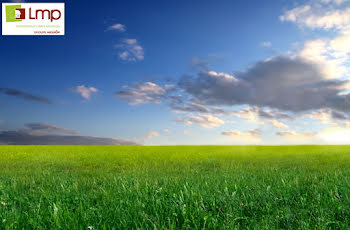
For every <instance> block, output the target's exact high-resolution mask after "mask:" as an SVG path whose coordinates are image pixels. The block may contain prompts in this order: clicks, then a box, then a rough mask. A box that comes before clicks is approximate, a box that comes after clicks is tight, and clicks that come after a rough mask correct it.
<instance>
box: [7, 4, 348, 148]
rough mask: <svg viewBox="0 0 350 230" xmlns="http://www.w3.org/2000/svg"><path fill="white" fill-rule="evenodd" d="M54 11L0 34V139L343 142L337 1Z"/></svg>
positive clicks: (344, 8) (344, 70)
mask: <svg viewBox="0 0 350 230" xmlns="http://www.w3.org/2000/svg"><path fill="white" fill-rule="evenodd" d="M4 2H6V1H4ZM14 2H15V1H14ZM33 2H40V1H33ZM43 2H48V1H47V0H46V1H43ZM49 2H51V1H49ZM52 2H56V1H52ZM57 2H60V1H57ZM65 4H66V6H65V11H66V15H65V20H66V22H65V25H66V31H65V35H64V36H1V37H0V70H1V71H0V143H1V144H142V145H190V144H195V145H216V144H218V145H219V144H220V145H221V144H222V145H231V144H232V145H237V144H238V145H240V144H242V145H246V144H248V145H256V144H258V145H284V144H350V94H348V93H349V92H350V82H349V78H350V74H349V73H350V64H349V63H350V62H349V61H350V1H349V0H310V1H287V0H280V1H272V0H268V1H259V0H255V1H253V0H249V1H247V0H244V1H243V0H241V1H229V0H220V1H211V0H191V1H189V0H176V1H160V0H158V1H155V0H149V1H141V0H138V1H136V0H113V1H109V0H106V1H103V3H102V2H98V1H90V0H87V1H77V0H76V1H67V2H66V3H65Z"/></svg>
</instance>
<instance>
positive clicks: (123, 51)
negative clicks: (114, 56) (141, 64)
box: [116, 38, 144, 62]
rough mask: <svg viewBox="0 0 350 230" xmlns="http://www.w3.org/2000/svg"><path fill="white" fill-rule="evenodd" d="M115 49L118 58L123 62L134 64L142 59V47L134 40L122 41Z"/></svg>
mask: <svg viewBox="0 0 350 230" xmlns="http://www.w3.org/2000/svg"><path fill="white" fill-rule="evenodd" d="M116 48H117V49H118V56H119V58H120V59H122V60H124V61H130V62H136V61H142V60H143V59H144V51H143V47H142V46H141V45H140V44H139V42H138V41H137V40H136V39H130V38H128V39H124V40H122V42H121V43H120V44H118V45H116Z"/></svg>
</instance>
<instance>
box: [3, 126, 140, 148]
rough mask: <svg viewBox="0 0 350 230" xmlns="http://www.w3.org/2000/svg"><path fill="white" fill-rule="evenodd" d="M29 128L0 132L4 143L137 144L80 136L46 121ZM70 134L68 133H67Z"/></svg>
mask: <svg viewBox="0 0 350 230" xmlns="http://www.w3.org/2000/svg"><path fill="white" fill-rule="evenodd" d="M26 127H27V128H22V129H19V130H16V131H3V132H0V144H3V145H136V144H138V143H136V142H133V141H128V140H121V139H117V138H103V137H92V136H79V135H78V134H79V133H78V132H75V131H72V130H70V129H66V128H62V127H58V126H56V125H52V124H45V123H30V124H26ZM67 134H68V135H67Z"/></svg>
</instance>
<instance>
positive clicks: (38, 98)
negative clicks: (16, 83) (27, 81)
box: [0, 88, 51, 104]
mask: <svg viewBox="0 0 350 230" xmlns="http://www.w3.org/2000/svg"><path fill="white" fill-rule="evenodd" d="M0 93H3V94H5V95H8V96H14V97H19V98H22V99H25V100H30V101H36V102H41V103H45V104H51V101H50V100H49V99H48V98H46V97H41V96H36V95H33V94H31V93H27V92H24V91H21V90H18V89H11V88H0Z"/></svg>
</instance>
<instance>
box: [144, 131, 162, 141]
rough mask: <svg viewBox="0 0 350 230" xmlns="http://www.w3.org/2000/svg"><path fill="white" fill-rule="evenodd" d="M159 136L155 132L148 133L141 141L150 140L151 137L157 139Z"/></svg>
mask: <svg viewBox="0 0 350 230" xmlns="http://www.w3.org/2000/svg"><path fill="white" fill-rule="evenodd" d="M158 136H159V133H158V132H156V131H152V132H148V133H147V134H146V136H144V137H143V139H149V138H152V137H158Z"/></svg>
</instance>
